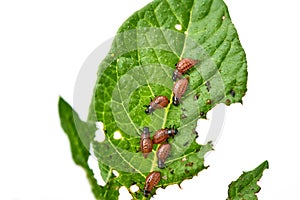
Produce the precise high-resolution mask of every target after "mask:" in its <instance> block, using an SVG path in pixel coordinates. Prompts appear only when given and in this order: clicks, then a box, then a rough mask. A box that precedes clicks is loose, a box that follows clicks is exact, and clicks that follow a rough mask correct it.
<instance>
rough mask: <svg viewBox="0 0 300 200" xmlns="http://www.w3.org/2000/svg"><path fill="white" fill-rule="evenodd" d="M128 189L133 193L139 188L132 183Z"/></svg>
mask: <svg viewBox="0 0 300 200" xmlns="http://www.w3.org/2000/svg"><path fill="white" fill-rule="evenodd" d="M129 189H130V192H132V193H135V192H137V191H139V190H140V188H139V187H138V186H137V185H132V186H130V188H129Z"/></svg>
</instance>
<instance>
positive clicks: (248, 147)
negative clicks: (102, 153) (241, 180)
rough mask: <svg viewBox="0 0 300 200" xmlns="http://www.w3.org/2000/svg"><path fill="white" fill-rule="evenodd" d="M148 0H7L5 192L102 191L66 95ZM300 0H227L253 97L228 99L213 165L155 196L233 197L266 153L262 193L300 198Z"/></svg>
mask: <svg viewBox="0 0 300 200" xmlns="http://www.w3.org/2000/svg"><path fill="white" fill-rule="evenodd" d="M148 2H150V1H149V0H148V1H147V0H123V1H121V0H119V1H117V0H110V1H69V0H68V1H57V0H54V1H33V0H29V1H20V0H19V1H1V3H0V22H1V23H0V27H1V31H0V56H1V57H0V92H1V98H0V117H1V125H0V133H1V138H0V160H1V163H0V199H1V200H48V199H49V200H53V199H55V200H65V199H72V200H82V199H85V200H88V199H91V200H92V199H93V195H92V193H91V192H90V186H89V183H88V181H87V179H86V177H85V173H84V171H83V170H82V169H81V168H80V167H77V166H75V164H74V163H73V161H72V159H71V153H70V149H69V142H68V139H67V137H66V135H65V134H64V133H63V131H62V129H61V128H60V123H59V118H58V112H57V101H58V96H59V95H61V96H63V97H64V98H65V99H66V100H67V101H68V102H70V103H72V102H73V89H74V85H75V81H76V77H77V75H78V73H79V70H80V68H81V66H82V63H83V62H84V61H85V59H86V57H87V56H88V55H89V54H90V53H91V52H92V51H93V50H94V49H95V48H96V47H97V46H98V45H100V44H101V43H102V42H104V41H105V40H106V39H109V38H110V37H112V36H113V35H114V33H115V32H116V31H117V28H118V27H119V26H120V25H121V24H122V22H123V21H124V20H125V19H126V18H127V17H128V16H130V15H131V14H132V13H133V12H134V11H135V10H138V9H139V8H141V7H143V6H144V5H146V4H147V3H148ZM297 2H298V1H296V0H294V1H292V0H288V1H284V2H283V1H274V0H273V1H271V0H265V1H258V0H244V1H233V0H226V3H227V5H228V7H229V11H230V14H231V18H232V20H233V23H234V24H235V26H236V28H237V29H238V33H239V37H240V40H241V43H242V45H243V47H244V49H245V51H246V53H247V58H248V71H249V80H248V92H247V94H246V96H245V98H244V99H243V102H244V104H243V105H238V104H236V105H232V106H230V107H228V108H227V109H226V113H227V114H226V120H225V126H224V128H223V132H222V137H221V138H220V140H219V141H218V144H217V146H216V148H215V152H213V153H211V154H209V156H208V157H207V160H206V164H208V165H210V168H209V169H208V170H206V171H204V172H201V173H200V174H199V176H198V177H195V178H194V179H193V180H189V181H185V182H184V183H183V184H182V190H180V189H179V188H178V187H177V186H171V187H168V188H167V189H166V190H158V192H157V193H158V196H156V197H155V199H157V200H159V199H166V198H168V199H169V198H170V199H183V198H187V197H188V198H189V199H207V200H218V199H220V200H224V199H225V198H226V197H227V186H228V184H229V183H230V182H231V181H232V180H235V179H236V178H237V177H238V176H239V175H240V174H241V172H242V171H243V170H244V171H247V170H251V169H253V168H254V167H256V166H257V165H258V164H260V163H261V162H263V161H264V160H266V159H267V160H269V163H270V169H269V170H267V171H265V173H264V176H263V178H262V180H261V181H260V183H259V184H260V185H261V187H262V190H261V191H260V193H259V195H258V196H259V199H260V200H270V199H272V200H273V199H297V198H299V179H300V174H299V169H300V164H299V162H298V161H299V153H300V148H299V139H300V137H299V134H300V131H299V113H300V109H299V103H298V100H299V98H298V97H299V95H298V94H299V88H298V87H299V74H298V72H299V70H297V69H299V57H300V56H299V47H300V41H299V35H300V31H299V29H298V27H299V21H300V13H299V3H297ZM297 4H298V5H297ZM125 197H126V195H125ZM125 197H124V198H123V199H126V198H125Z"/></svg>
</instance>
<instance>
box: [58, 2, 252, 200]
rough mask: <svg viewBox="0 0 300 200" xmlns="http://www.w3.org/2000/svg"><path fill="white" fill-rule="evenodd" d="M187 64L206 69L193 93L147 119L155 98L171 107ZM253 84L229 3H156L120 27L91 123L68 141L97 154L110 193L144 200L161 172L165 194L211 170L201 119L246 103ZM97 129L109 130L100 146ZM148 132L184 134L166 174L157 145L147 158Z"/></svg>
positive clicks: (174, 142) (196, 74) (193, 78)
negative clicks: (144, 135)
mask: <svg viewBox="0 0 300 200" xmlns="http://www.w3.org/2000/svg"><path fill="white" fill-rule="evenodd" d="M182 58H192V59H195V60H199V63H198V64H197V65H196V66H194V67H193V68H191V69H190V70H189V71H188V73H187V74H185V76H189V77H190V79H189V86H188V90H187V91H186V93H185V94H184V96H183V98H182V99H181V104H180V106H178V107H176V106H174V105H172V104H171V103H170V104H169V105H168V106H167V107H166V108H164V109H159V110H156V111H155V112H154V113H153V114H151V115H146V114H145V107H144V105H148V104H149V102H150V99H151V98H152V99H153V98H154V97H155V96H159V95H164V96H166V97H167V98H168V99H170V101H171V99H172V97H173V93H172V87H173V84H174V83H173V81H172V73H173V71H174V69H175V64H176V63H177V62H178V61H179V60H180V59H182ZM246 83H247V64H246V56H245V53H244V50H243V48H242V46H241V44H240V42H239V39H238V35H237V32H236V30H235V28H234V25H233V24H232V22H231V20H230V17H229V13H228V10H227V7H226V5H225V4H224V2H223V1H222V0H182V1H177V0H155V1H153V2H152V3H150V4H148V5H147V6H145V7H144V8H142V9H141V10H139V11H137V12H136V13H134V14H133V15H132V16H131V17H129V18H128V19H127V20H126V21H125V22H124V23H123V25H122V26H121V27H120V28H119V31H118V33H117V35H116V36H115V38H114V42H113V44H112V46H111V49H110V52H109V53H108V55H107V57H106V58H105V59H104V60H103V61H102V63H101V64H100V66H99V71H98V79H97V83H96V86H95V89H94V95H93V98H92V103H91V106H90V112H89V119H88V122H82V121H81V120H80V119H79V118H78V116H77V114H75V115H74V116H76V117H74V119H75V118H76V119H75V121H73V122H74V125H75V127H76V128H77V134H78V136H76V137H79V138H80V139H81V142H78V141H74V140H73V139H72V138H69V139H70V142H71V147H72V146H76V147H74V148H78V149H82V148H83V146H84V147H85V148H86V149H88V150H89V149H91V148H92V149H93V153H94V154H95V156H96V158H97V159H98V161H99V168H100V169H101V175H102V178H103V179H104V181H105V182H106V185H105V187H110V188H111V187H112V188H118V187H119V186H120V185H124V186H126V187H127V188H128V189H129V187H130V186H131V185H137V186H138V187H139V191H138V192H135V193H132V196H133V198H134V199H141V198H144V197H142V190H143V187H144V183H145V178H146V176H147V174H149V173H150V172H151V171H154V170H155V171H160V172H161V174H162V179H161V181H160V182H159V184H158V185H157V187H163V188H164V187H166V186H168V185H171V184H180V183H181V182H182V181H183V180H185V179H188V178H192V177H193V176H195V175H197V174H198V172H200V171H201V170H203V169H205V168H206V166H205V165H204V155H205V154H206V153H207V152H208V151H210V150H211V149H212V145H211V144H205V145H200V144H198V143H196V141H195V139H196V134H195V128H196V125H197V120H198V119H199V118H205V117H206V113H207V112H208V111H209V110H211V109H212V108H213V107H214V106H215V105H217V104H218V103H226V104H227V105H230V104H231V103H235V102H242V97H243V96H244V95H245V92H246V90H247V89H246ZM69 111H70V110H69ZM70 112H71V113H72V112H73V111H70ZM61 117H62V116H61ZM95 122H102V123H103V127H104V130H103V131H104V132H105V140H104V141H102V142H98V141H96V140H94V134H95V127H93V124H94V123H95ZM62 123H63V122H62ZM66 123H70V122H66ZM64 126H66V125H64ZM145 126H147V127H149V128H150V131H151V136H153V134H154V133H155V131H156V130H158V129H161V128H165V127H176V128H178V131H179V134H177V135H176V136H175V137H174V138H171V139H169V141H168V142H169V143H170V144H171V146H172V151H171V155H170V156H169V157H168V159H167V161H166V166H167V167H166V168H165V169H159V168H158V167H157V158H156V155H155V154H156V150H157V148H158V145H154V148H153V151H152V152H151V153H150V154H149V156H148V158H147V159H145V158H144V157H143V156H142V154H141V152H139V140H140V136H139V135H140V134H141V129H142V128H143V127H145ZM65 131H66V132H67V134H68V135H69V136H70V135H72V136H71V137H74V136H73V135H74V134H73V133H68V131H70V130H65ZM77 139H78V138H77ZM82 151H83V150H82ZM72 152H73V156H75V155H74V153H76V152H74V151H72ZM75 161H76V160H75ZM80 165H81V166H82V167H84V168H86V167H87V166H86V165H83V164H80ZM86 169H87V168H86ZM113 170H114V171H116V172H118V176H117V177H116V176H114V175H113V173H112V171H113ZM92 186H93V185H92ZM157 187H155V188H154V189H153V191H152V194H154V193H155V190H156V189H157ZM100 189H101V190H103V189H105V188H103V187H100ZM95 196H96V198H98V196H97V194H96V193H95ZM149 198H150V197H149ZM100 199H101V198H100ZM110 199H117V197H116V196H115V198H114V197H110Z"/></svg>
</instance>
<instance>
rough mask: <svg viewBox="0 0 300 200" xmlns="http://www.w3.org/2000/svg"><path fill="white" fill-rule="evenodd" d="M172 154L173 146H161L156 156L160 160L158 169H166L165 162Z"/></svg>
mask: <svg viewBox="0 0 300 200" xmlns="http://www.w3.org/2000/svg"><path fill="white" fill-rule="evenodd" d="M170 152H171V145H170V144H162V145H160V146H159V148H158V150H157V152H156V156H157V160H158V168H160V169H163V168H165V162H166V160H167V158H168V156H169V155H170Z"/></svg>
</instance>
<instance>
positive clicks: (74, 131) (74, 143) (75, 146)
mask: <svg viewBox="0 0 300 200" xmlns="http://www.w3.org/2000/svg"><path fill="white" fill-rule="evenodd" d="M58 110H59V117H60V120H61V126H62V128H63V130H64V131H65V133H66V134H67V136H68V138H69V141H70V146H71V151H72V157H73V160H74V162H75V163H76V164H77V165H79V166H81V167H82V168H83V169H84V170H85V172H86V176H87V178H88V180H89V182H90V185H91V187H92V191H93V193H94V195H95V197H96V199H101V200H102V199H118V196H119V188H120V184H119V183H118V182H117V181H116V180H115V177H114V178H111V179H110V180H109V182H107V184H106V186H105V187H102V186H99V185H98V184H97V180H96V179H95V178H94V174H93V171H92V170H91V169H90V168H89V166H88V158H89V156H90V153H89V151H88V150H87V149H86V148H85V147H84V145H83V143H82V140H81V138H80V137H79V134H78V129H81V130H82V128H83V129H86V128H87V127H88V128H89V129H90V130H92V129H95V128H92V126H91V125H90V124H87V123H85V122H83V121H81V120H80V119H79V117H78V114H77V113H76V112H74V110H73V109H72V108H71V106H70V105H69V104H68V103H67V102H66V101H65V100H64V99H62V98H59V102H58ZM75 122H76V124H75ZM79 124H80V127H78V125H79ZM108 191H109V192H108Z"/></svg>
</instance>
